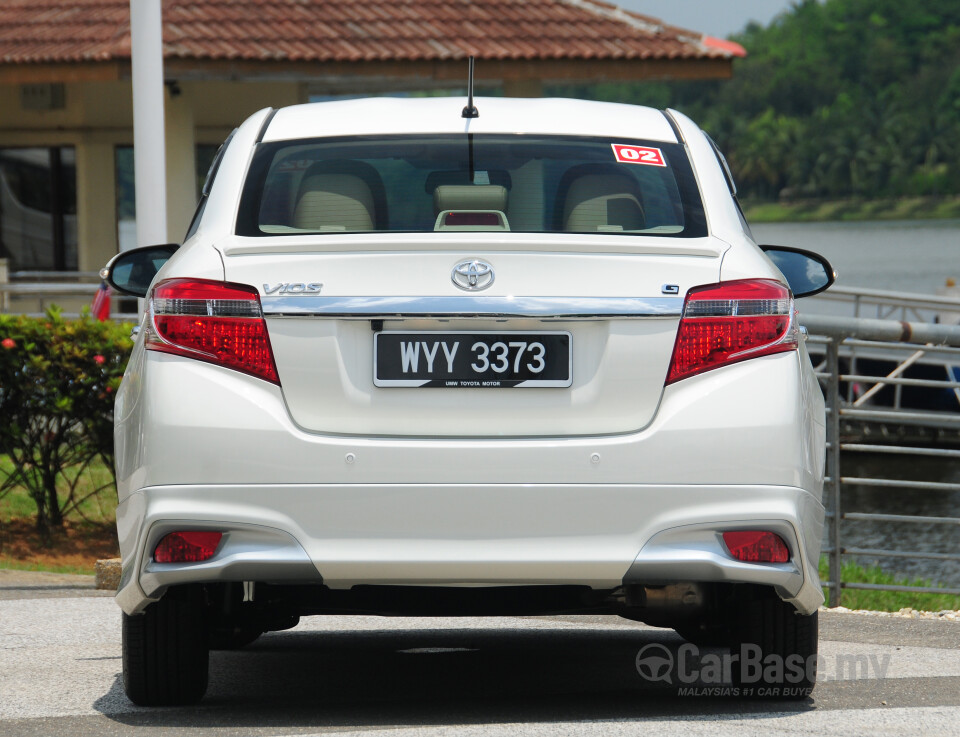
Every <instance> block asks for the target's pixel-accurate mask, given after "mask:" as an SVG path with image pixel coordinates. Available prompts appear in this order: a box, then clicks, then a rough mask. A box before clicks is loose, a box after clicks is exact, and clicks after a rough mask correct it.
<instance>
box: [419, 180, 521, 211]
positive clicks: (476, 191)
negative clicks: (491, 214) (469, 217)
mask: <svg viewBox="0 0 960 737" xmlns="http://www.w3.org/2000/svg"><path fill="white" fill-rule="evenodd" d="M506 209H507V188H506V187H502V186H501V185H499V184H441V185H440V186H439V187H437V188H436V189H435V190H433V210H434V213H435V214H439V213H441V212H443V211H444V210H500V211H501V212H503V211H504V210H506Z"/></svg>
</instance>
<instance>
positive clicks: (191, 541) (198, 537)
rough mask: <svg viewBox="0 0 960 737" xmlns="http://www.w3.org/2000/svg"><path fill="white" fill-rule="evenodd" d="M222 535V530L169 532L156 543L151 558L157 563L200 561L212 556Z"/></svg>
mask: <svg viewBox="0 0 960 737" xmlns="http://www.w3.org/2000/svg"><path fill="white" fill-rule="evenodd" d="M222 537H223V533H222V532H206V531H200V530H185V531H183V532H171V533H170V534H168V535H165V536H164V537H163V539H162V540H161V541H160V542H159V543H157V547H156V548H155V549H154V551H153V559H154V560H155V561H157V563H200V562H202V561H205V560H209V559H210V558H212V557H213V555H214V553H216V552H217V546H218V545H220V540H221V538H222Z"/></svg>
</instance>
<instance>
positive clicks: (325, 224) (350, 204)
mask: <svg viewBox="0 0 960 737" xmlns="http://www.w3.org/2000/svg"><path fill="white" fill-rule="evenodd" d="M387 224H388V218H387V193H386V189H385V188H384V186H383V179H381V178H380V174H379V173H378V172H377V170H376V169H375V168H374V167H373V166H371V165H370V164H368V163H366V162H365V161H355V160H353V159H325V160H323V161H317V162H314V163H313V164H311V165H310V168H308V169H307V170H306V171H305V172H304V174H303V178H302V179H301V180H300V187H299V189H298V191H297V200H296V205H295V207H294V212H293V225H294V227H296V228H302V229H304V230H346V231H356V230H374V229H376V230H386V229H387Z"/></svg>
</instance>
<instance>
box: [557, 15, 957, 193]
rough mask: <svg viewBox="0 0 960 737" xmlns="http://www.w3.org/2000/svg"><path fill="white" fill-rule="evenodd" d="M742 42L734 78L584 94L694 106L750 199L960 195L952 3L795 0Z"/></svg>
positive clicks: (602, 88)
mask: <svg viewBox="0 0 960 737" xmlns="http://www.w3.org/2000/svg"><path fill="white" fill-rule="evenodd" d="M734 40H736V41H738V42H739V43H741V44H742V45H743V46H744V47H745V48H746V49H747V52H748V56H747V58H745V59H740V60H737V61H735V62H734V72H733V78H732V79H730V80H721V81H710V82H672V83H667V82H658V83H637V84H604V85H597V86H595V87H592V88H586V87H581V88H578V89H576V90H574V94H575V95H576V96H585V97H595V98H598V99H605V100H618V101H622V102H633V103H638V104H644V105H652V106H655V107H661V108H662V107H673V108H675V109H678V110H680V111H681V112H684V113H686V114H688V115H690V117H692V118H693V119H694V120H696V121H697V122H698V123H700V124H701V125H702V126H703V127H704V128H705V129H706V130H707V131H708V132H709V133H710V134H711V136H712V137H713V138H714V139H715V140H716V141H717V143H718V145H719V146H720V147H721V149H723V150H724V152H725V153H726V155H727V158H728V160H729V161H730V165H731V167H732V169H733V171H734V175H735V176H736V177H737V180H738V185H739V187H740V189H741V192H743V193H744V194H745V195H747V196H750V197H755V198H764V199H769V198H775V197H777V196H780V195H784V196H788V195H792V196H797V197H846V196H863V197H882V196H903V195H943V194H957V193H960V3H958V2H957V1H956V0H915V2H903V0H825V2H821V1H819V0H798V1H797V2H795V3H794V5H793V6H792V7H791V8H790V10H789V11H787V12H785V13H783V14H781V15H780V16H779V17H778V18H776V19H775V20H774V21H773V22H772V23H771V24H770V25H769V26H768V27H765V28H764V27H761V26H759V25H756V24H751V25H749V26H748V27H747V28H745V29H744V30H743V31H742V32H741V33H739V34H737V35H735V36H734ZM557 91H558V92H560V91H561V90H557ZM562 92H566V93H567V94H569V92H570V90H569V88H567V89H566V90H563V91H562Z"/></svg>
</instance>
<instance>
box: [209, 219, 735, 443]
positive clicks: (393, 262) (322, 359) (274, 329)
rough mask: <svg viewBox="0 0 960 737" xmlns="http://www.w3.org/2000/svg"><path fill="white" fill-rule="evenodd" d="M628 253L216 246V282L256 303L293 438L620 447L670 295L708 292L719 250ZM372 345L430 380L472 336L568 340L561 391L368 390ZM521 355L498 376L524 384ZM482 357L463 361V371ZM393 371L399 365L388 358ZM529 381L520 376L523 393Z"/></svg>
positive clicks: (498, 244) (654, 383)
mask: <svg viewBox="0 0 960 737" xmlns="http://www.w3.org/2000/svg"><path fill="white" fill-rule="evenodd" d="M640 240H641V239H637V238H630V239H629V241H627V239H623V238H615V239H610V238H603V237H600V238H596V237H590V236H586V237H570V236H560V237H557V236H554V237H552V238H550V239H544V238H542V237H540V238H529V239H523V238H517V237H516V236H514V238H513V239H504V238H503V237H502V236H500V237H498V236H496V235H492V234H482V236H481V235H480V234H477V237H471V238H468V239H465V238H464V237H463V236H462V235H461V236H460V237H458V238H456V239H437V238H436V236H435V237H433V238H425V237H423V236H422V235H420V236H418V237H416V238H412V237H408V236H406V235H404V236H392V237H384V236H383V234H379V237H376V238H370V237H360V238H356V237H355V238H352V239H351V238H338V239H337V240H336V241H333V240H329V239H328V237H321V238H317V237H313V238H302V237H296V238H292V239H291V238H277V239H273V238H267V239H263V238H261V239H246V238H237V239H233V240H232V241H231V242H229V243H226V244H221V252H222V254H223V257H224V259H223V260H224V268H225V276H226V280H227V281H230V282H238V283H242V284H252V285H254V286H256V287H257V289H258V290H260V294H261V300H262V304H263V309H264V313H265V315H266V319H267V327H268V330H269V334H270V341H271V344H272V346H273V351H274V356H275V358H276V363H277V369H278V371H279V376H280V382H281V385H282V387H283V395H284V398H285V401H286V403H287V409H288V411H289V412H290V415H291V417H292V418H293V419H294V421H295V422H296V423H297V425H299V426H300V427H302V428H303V429H305V430H308V431H312V432H318V433H329V434H346V435H364V436H417V437H424V436H427V437H449V438H462V437H504V436H513V437H531V436H552V437H557V436H574V435H600V434H612V433H623V432H630V431H636V430H639V429H641V428H643V427H644V426H646V425H647V424H649V423H650V422H651V421H652V419H653V418H654V416H655V414H656V410H657V406H658V405H659V402H660V397H661V394H662V392H663V385H664V378H665V377H666V374H667V369H668V366H669V362H670V358H671V355H672V351H673V344H674V339H675V337H676V332H677V326H678V324H679V319H680V310H681V307H682V302H683V296H684V294H685V293H686V291H687V289H689V288H690V287H692V286H695V285H698V284H707V283H712V282H716V281H718V280H719V275H720V261H721V256H722V253H723V249H724V246H725V244H722V243H720V242H718V241H712V240H710V239H696V240H686V241H682V242H681V241H678V239H669V238H663V239H657V238H644V239H642V242H641V243H636V241H640ZM464 241H467V242H466V243H465V242H464ZM625 242H627V243H629V245H624V244H625ZM474 260H479V261H483V262H486V264H489V265H490V266H491V267H492V269H493V271H494V274H495V277H494V280H493V282H492V283H491V284H490V285H489V286H487V287H486V288H484V289H482V290H478V291H465V290H464V289H462V288H460V287H458V286H456V285H455V283H454V278H453V271H454V269H455V267H456V266H457V265H458V264H462V263H464V262H468V263H469V262H471V261H474ZM673 287H675V288H676V289H675V293H671V292H673V289H672V288H673ZM637 315H643V316H637ZM380 330H382V331H385V332H387V333H389V332H394V331H402V332H403V333H405V335H401V336H397V337H395V338H394V339H393V340H392V342H390V343H389V344H388V343H387V342H382V343H380V345H382V346H385V347H384V348H382V349H381V350H382V351H383V352H386V351H387V350H388V348H389V350H391V351H393V352H394V353H396V351H397V343H398V342H399V343H402V344H405V345H403V346H402V347H401V348H402V350H403V351H404V353H405V356H404V358H403V361H404V366H405V368H404V370H407V369H410V370H412V369H413V368H415V367H414V366H413V358H414V356H413V353H414V351H415V352H416V354H417V356H416V358H417V360H419V361H420V362H422V364H423V365H425V364H426V362H427V359H428V358H429V359H430V361H431V362H435V365H436V367H437V370H436V373H435V376H436V378H438V379H443V378H444V376H445V375H446V374H445V371H448V370H451V369H453V368H454V366H453V363H452V362H449V361H448V360H447V359H449V358H450V352H451V348H453V346H454V342H455V341H459V343H460V350H461V351H462V352H466V351H468V350H469V349H470V348H471V345H473V344H474V341H475V340H476V339H475V338H474V337H473V336H475V335H480V336H481V338H482V337H483V336H482V333H484V332H486V331H490V332H493V333H496V334H497V336H499V338H502V343H504V344H507V343H510V342H511V341H509V340H508V339H509V338H510V337H511V334H513V335H516V334H521V337H522V338H523V340H524V341H526V342H527V343H530V345H531V346H533V343H534V342H539V343H542V344H543V345H548V346H550V350H553V345H554V343H551V342H549V341H551V340H553V339H552V338H547V337H544V338H543V339H542V340H541V339H539V338H538V336H540V335H544V336H546V334H558V333H559V334H569V339H568V340H569V351H570V364H569V368H570V371H571V375H570V376H569V381H568V383H569V385H567V386H564V385H562V384H563V382H554V384H553V385H549V386H536V387H530V386H529V382H528V386H527V387H513V388H503V386H500V387H497V388H461V387H459V386H457V387H456V388H447V387H444V388H425V387H414V386H399V385H381V386H377V385H376V384H375V377H374V373H375V372H374V360H375V355H374V353H375V335H376V332H377V331H380ZM383 340H385V339H384V338H381V341H383ZM491 340H494V339H491ZM521 342H522V341H520V340H518V341H516V343H517V348H511V349H510V350H513V351H514V353H511V354H509V356H508V357H507V358H504V360H503V363H509V364H510V365H512V366H513V367H514V368H518V369H520V367H522V366H524V365H526V366H528V367H529V368H531V370H532V369H533V368H536V367H537V366H538V363H537V360H538V359H537V351H538V350H539V349H534V348H533V347H530V348H527V349H526V350H527V351H528V352H527V353H525V354H522V355H521V354H519V353H516V351H517V350H519V351H521V352H522V350H524V349H521V348H519V345H520V343H521ZM489 347H490V345H488V348H489ZM454 350H455V349H454ZM495 350H496V349H495ZM482 351H483V349H482V348H479V349H476V350H475V351H474V353H471V354H468V355H469V357H470V358H473V359H477V356H478V355H479V353H481V352H482ZM460 355H461V357H462V356H463V355H464V353H461V354H460ZM488 355H489V357H491V358H492V357H494V356H497V355H498V354H497V353H496V352H495V353H494V354H488ZM505 355H507V354H502V355H500V357H501V358H503V357H504V356H505ZM395 358H396V360H397V361H400V357H399V354H397V356H395ZM384 360H385V359H384ZM468 362H469V361H468ZM461 363H462V361H461ZM474 363H477V364H478V365H479V360H475V361H474ZM501 365H502V364H501ZM421 368H422V366H421ZM431 368H432V366H431ZM385 370H386V369H384V368H381V371H385ZM456 370H457V371H458V372H459V371H461V370H462V365H461V366H460V368H458V369H456ZM521 370H524V369H521ZM399 371H401V369H400V368H395V372H399ZM488 373H489V372H488ZM433 375H434V374H431V376H433ZM507 375H509V372H508V374H507ZM420 376H421V378H422V377H423V373H422V371H421V374H420ZM542 376H545V374H538V375H537V377H532V375H529V372H528V378H539V377H542ZM447 378H449V376H448V377H447ZM414 383H416V382H414ZM420 383H422V381H421V382H420ZM434 383H439V384H444V383H445V382H443V381H438V382H434ZM381 384H382V382H381Z"/></svg>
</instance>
